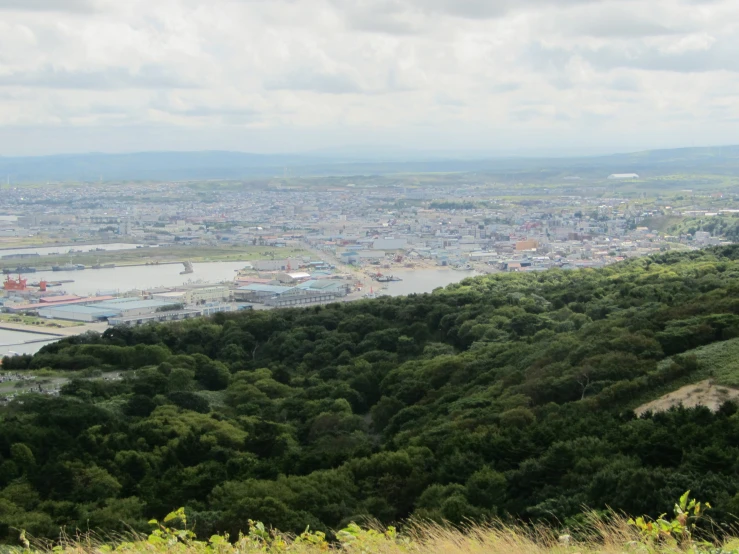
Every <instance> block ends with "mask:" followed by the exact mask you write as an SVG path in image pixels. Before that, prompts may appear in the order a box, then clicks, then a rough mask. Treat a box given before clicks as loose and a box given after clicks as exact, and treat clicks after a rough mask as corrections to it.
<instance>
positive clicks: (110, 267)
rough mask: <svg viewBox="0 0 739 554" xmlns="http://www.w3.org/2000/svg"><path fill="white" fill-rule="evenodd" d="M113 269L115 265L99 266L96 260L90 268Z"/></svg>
mask: <svg viewBox="0 0 739 554" xmlns="http://www.w3.org/2000/svg"><path fill="white" fill-rule="evenodd" d="M114 267H115V264H101V263H100V260H98V261H97V263H96V264H95V265H93V266H92V269H113V268H114Z"/></svg>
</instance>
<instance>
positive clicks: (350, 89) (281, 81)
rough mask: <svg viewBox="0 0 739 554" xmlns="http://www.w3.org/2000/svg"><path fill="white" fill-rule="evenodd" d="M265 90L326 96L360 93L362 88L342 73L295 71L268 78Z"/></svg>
mask: <svg viewBox="0 0 739 554" xmlns="http://www.w3.org/2000/svg"><path fill="white" fill-rule="evenodd" d="M264 85H265V88H266V89H267V90H295V91H307V92H322V93H327V94H355V93H360V92H362V87H361V86H360V85H359V83H357V82H356V81H355V80H354V79H353V78H352V77H350V76H349V75H346V74H343V73H329V72H325V71H312V70H310V69H307V68H305V69H296V70H294V71H291V72H289V73H285V74H282V75H278V76H276V77H271V78H268V79H267V80H266V81H265V83H264Z"/></svg>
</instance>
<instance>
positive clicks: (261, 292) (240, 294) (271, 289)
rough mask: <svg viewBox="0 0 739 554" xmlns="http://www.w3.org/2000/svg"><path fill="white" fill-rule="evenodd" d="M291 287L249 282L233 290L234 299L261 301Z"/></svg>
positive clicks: (238, 300)
mask: <svg viewBox="0 0 739 554" xmlns="http://www.w3.org/2000/svg"><path fill="white" fill-rule="evenodd" d="M291 289H292V287H280V286H277V285H262V284H257V283H254V284H251V285H246V286H243V287H239V288H238V289H236V290H235V291H234V300H236V301H237V302H258V303H263V302H265V301H266V300H268V299H269V298H272V297H274V296H278V295H280V294H282V293H284V292H287V291H289V290H291Z"/></svg>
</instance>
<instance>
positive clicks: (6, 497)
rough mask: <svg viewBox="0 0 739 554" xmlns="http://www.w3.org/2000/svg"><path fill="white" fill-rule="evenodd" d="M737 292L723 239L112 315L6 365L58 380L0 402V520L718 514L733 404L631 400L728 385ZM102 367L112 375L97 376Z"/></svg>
mask: <svg viewBox="0 0 739 554" xmlns="http://www.w3.org/2000/svg"><path fill="white" fill-rule="evenodd" d="M737 291H739V247H727V248H722V249H713V250H707V251H703V252H690V253H683V254H675V253H670V254H665V255H661V256H659V257H653V258H644V259H636V260H632V261H629V262H625V263H622V264H617V265H613V266H609V267H607V268H604V269H600V270H582V271H570V272H566V271H561V270H552V271H548V272H543V273H528V274H501V275H495V276H488V277H479V278H472V279H467V280H465V281H463V282H462V283H460V284H458V285H452V286H450V287H448V288H446V289H443V290H442V289H440V290H437V291H435V292H434V293H433V294H427V295H412V296H409V297H406V298H382V299H377V300H371V301H370V300H367V301H361V302H355V303H346V304H334V305H329V306H325V307H315V308H310V309H304V310H282V311H273V312H254V313H239V314H219V315H218V316H216V317H215V318H214V319H212V320H195V321H188V322H182V323H178V324H171V325H162V326H144V327H139V328H135V329H117V328H115V329H109V330H108V331H106V333H105V334H104V335H103V336H102V337H101V336H98V335H86V336H82V337H74V338H69V339H65V340H63V341H61V342H58V343H55V344H52V345H49V346H46V347H44V348H43V349H42V350H41V352H39V353H38V354H37V355H35V356H33V357H18V358H13V359H8V358H6V359H5V360H4V361H3V364H4V369H6V370H7V369H11V370H18V371H38V370H41V369H44V368H50V369H52V370H55V371H64V372H69V374H70V375H71V376H73V377H74V379H73V380H72V381H71V382H70V383H69V384H68V385H66V386H65V387H64V389H63V391H62V394H61V396H59V397H48V396H42V395H27V396H24V397H21V398H20V399H19V400H16V401H14V402H11V403H10V404H9V405H8V406H6V407H4V408H0V535H1V536H3V537H5V540H7V541H9V542H15V541H16V539H17V531H15V529H26V530H27V531H28V532H29V533H31V534H33V535H35V536H47V537H55V536H57V535H58V529H59V526H61V525H65V526H67V527H68V528H75V527H78V528H84V529H88V528H89V529H102V530H105V532H107V533H115V532H125V531H130V530H131V529H133V530H135V531H140V532H146V531H147V530H148V529H149V526H148V525H147V523H146V522H147V520H148V519H150V518H152V517H153V518H157V519H162V518H163V517H164V516H165V515H166V514H167V513H168V512H170V511H171V510H173V509H175V508H177V507H179V506H184V507H185V509H186V512H187V514H188V516H189V518H190V519H189V521H191V522H192V523H193V524H194V528H195V531H196V533H197V534H198V536H201V537H208V536H210V535H211V534H213V533H216V532H221V533H223V532H227V533H230V535H231V536H232V537H236V536H238V532H239V531H240V530H244V529H245V527H246V525H247V522H248V520H250V519H253V520H260V521H263V522H265V523H266V524H268V525H273V526H275V527H277V528H279V529H282V530H284V531H286V532H295V533H300V532H302V531H303V530H304V529H305V527H306V525H309V526H310V528H311V529H314V530H322V531H329V530H331V529H337V528H341V527H343V526H345V525H347V524H348V522H350V521H357V522H363V521H367V518H374V519H376V520H378V521H379V522H381V523H382V524H390V523H393V522H402V521H404V520H405V519H407V518H409V517H412V516H413V517H421V518H427V519H431V520H436V521H441V520H447V521H451V522H462V521H483V520H485V519H488V518H492V517H500V518H503V519H504V520H509V519H510V520H513V519H514V518H515V519H520V520H523V521H531V522H540V523H543V524H547V523H549V524H558V525H567V526H572V525H577V524H578V522H582V516H581V514H582V510H583V506H588V507H590V508H593V509H597V510H602V509H604V508H605V507H606V506H610V507H611V508H613V509H615V510H624V511H625V512H627V513H630V514H651V515H653V516H657V515H658V514H660V513H662V512H667V511H669V510H670V509H671V507H672V505H673V502H674V499H675V498H678V497H679V496H680V495H681V494H682V493H683V492H684V491H685V490H688V489H691V490H692V491H693V492H694V494H695V496H696V497H698V498H700V499H703V500H708V501H710V502H711V504H712V505H713V506H714V508H713V510H712V512H711V515H712V517H713V518H714V519H715V520H716V521H717V522H718V523H719V524H720V523H727V522H730V521H733V516H732V514H739V496H738V493H739V440H738V439H737V437H739V415H737V407H736V405H734V404H731V403H727V404H725V405H723V406H722V407H721V408H720V409H718V410H717V411H716V412H711V411H710V410H709V409H707V408H701V407H699V408H695V409H681V408H678V409H673V410H670V411H667V412H664V413H659V414H655V415H651V414H645V415H644V416H643V417H642V418H637V417H636V416H635V415H634V413H633V408H635V407H637V406H639V405H641V404H643V403H645V402H648V401H650V400H654V399H655V398H658V397H660V396H662V395H663V394H665V393H667V392H671V391H672V390H675V389H677V388H679V387H682V386H684V385H686V384H690V383H695V382H698V381H701V380H703V379H706V378H710V377H711V376H710V372H711V371H714V372H715V375H714V377H715V376H719V374H720V377H721V379H722V383H723V384H724V385H726V386H729V385H732V384H734V383H735V381H730V379H731V378H732V377H733V376H734V371H733V366H732V364H731V360H730V358H731V356H730V355H729V356H728V357H727V356H726V353H727V352H729V349H731V348H733V346H734V341H732V340H731V339H735V338H737V337H739V298H737V297H736V293H737ZM702 347H704V348H703V349H702V350H696V349H701V348H702ZM714 350H715V351H714ZM707 365H710V366H711V367H706V366H707ZM112 369H120V370H123V372H122V373H123V378H122V379H121V380H105V379H100V378H96V376H99V375H100V374H101V372H102V371H108V370H112ZM724 378H725V380H723V379H724Z"/></svg>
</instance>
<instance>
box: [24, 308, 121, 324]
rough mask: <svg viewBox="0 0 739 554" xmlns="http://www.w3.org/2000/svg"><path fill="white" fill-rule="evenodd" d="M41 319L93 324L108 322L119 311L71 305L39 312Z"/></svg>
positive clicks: (43, 309) (44, 309)
mask: <svg viewBox="0 0 739 554" xmlns="http://www.w3.org/2000/svg"><path fill="white" fill-rule="evenodd" d="M38 315H39V317H44V318H46V319H63V320H66V321H82V322H85V323H93V322H95V321H106V320H108V319H109V318H111V317H115V316H117V315H119V312H118V311H117V310H112V309H106V308H100V307H98V306H80V305H77V304H69V305H62V306H53V305H52V306H49V307H48V308H41V309H39V310H38Z"/></svg>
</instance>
